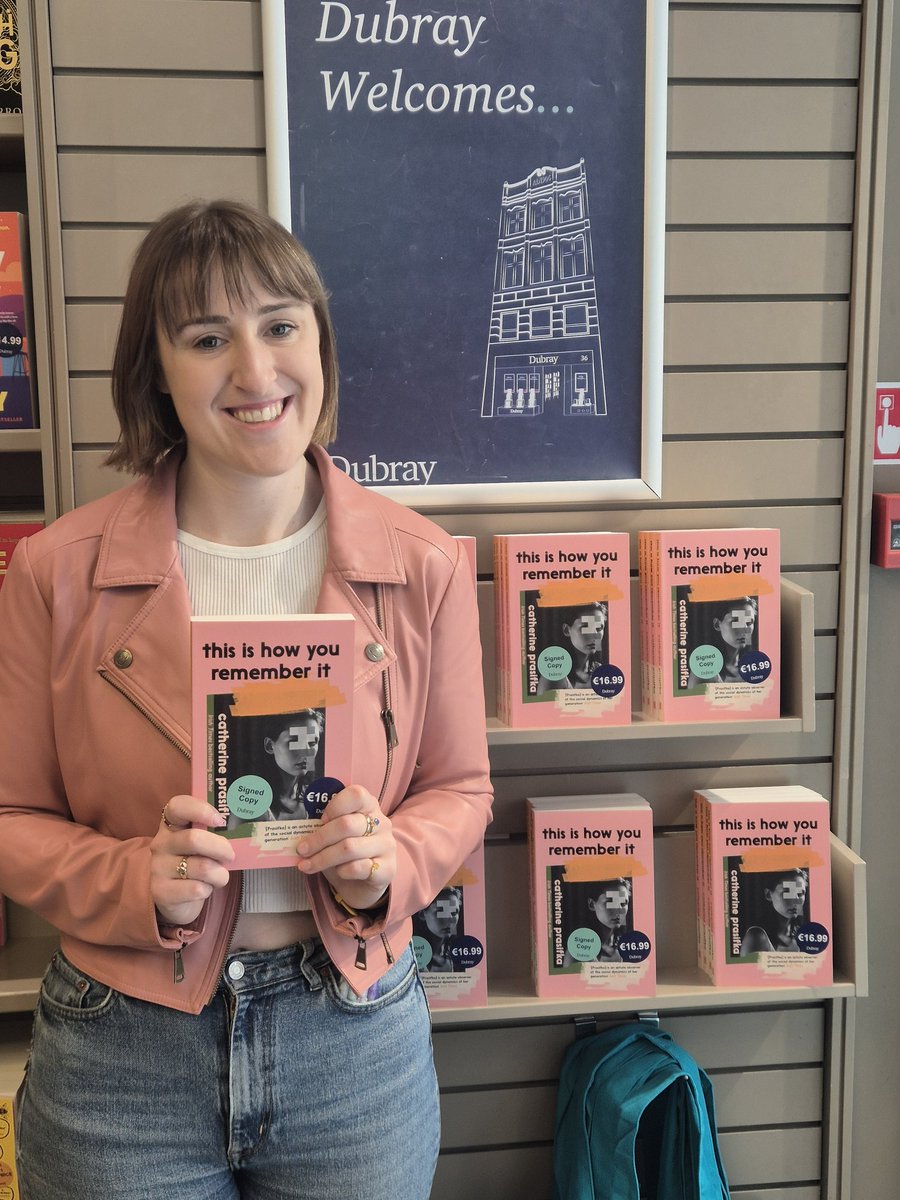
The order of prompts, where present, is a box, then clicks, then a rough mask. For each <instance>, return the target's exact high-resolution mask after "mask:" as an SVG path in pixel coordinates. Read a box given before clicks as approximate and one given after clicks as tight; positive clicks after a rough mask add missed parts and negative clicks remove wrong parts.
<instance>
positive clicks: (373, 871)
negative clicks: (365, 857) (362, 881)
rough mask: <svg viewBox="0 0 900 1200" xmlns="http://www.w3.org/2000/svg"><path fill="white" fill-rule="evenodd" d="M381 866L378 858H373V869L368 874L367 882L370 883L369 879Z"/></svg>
mask: <svg viewBox="0 0 900 1200" xmlns="http://www.w3.org/2000/svg"><path fill="white" fill-rule="evenodd" d="M380 866H381V863H380V862H379V861H378V859H377V858H373V859H372V869H371V870H370V871H369V874H368V875H367V876H366V883H368V882H369V880H371V878H372V877H373V875H375V873H376V871H377V870H378V868H379V867H380Z"/></svg>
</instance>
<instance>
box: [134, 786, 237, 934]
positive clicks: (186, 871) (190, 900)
mask: <svg viewBox="0 0 900 1200" xmlns="http://www.w3.org/2000/svg"><path fill="white" fill-rule="evenodd" d="M163 813H164V815H165V820H164V819H163V817H162V816H160V820H159V829H158V831H157V834H156V837H155V838H154V839H153V841H152V842H151V843H150V894H151V895H152V897H153V903H154V904H155V905H156V911H157V913H158V914H159V920H160V923H161V924H164V925H179V926H180V925H190V924H191V922H192V921H195V920H196V919H197V917H199V915H200V913H201V911H202V909H203V905H204V904H205V903H206V901H207V899H208V898H209V896H211V895H212V892H213V890H214V889H215V888H222V887H225V885H226V884H227V883H228V880H229V879H230V878H231V874H230V872H229V870H228V866H229V864H230V863H231V862H232V861H233V859H234V850H233V849H232V847H231V842H229V841H228V839H227V838H223V837H221V836H220V835H219V834H217V833H212V832H211V828H216V829H221V828H224V825H225V820H224V818H223V817H220V816H219V814H218V812H217V811H216V810H215V809H214V808H213V807H212V805H211V804H207V802H206V801H205V800H198V799H197V797H196V796H173V797H172V799H171V800H170V801H169V803H168V804H167V805H166V806H165V808H164V809H163ZM182 864H186V865H182Z"/></svg>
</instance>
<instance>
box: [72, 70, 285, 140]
mask: <svg viewBox="0 0 900 1200" xmlns="http://www.w3.org/2000/svg"><path fill="white" fill-rule="evenodd" d="M56 121H57V138H58V143H59V145H60V147H64V146H86V147H87V146H95V147H97V146H108V147H112V146H122V147H131V148H134V147H137V146H148V147H169V148H175V147H183V148H186V149H196V148H198V147H204V146H205V147H208V148H209V149H211V150H213V149H219V150H225V149H235V150H261V149H262V148H263V147H264V146H265V135H264V126H263V103H262V80H259V79H240V78H228V77H227V76H226V77H224V78H214V77H212V76H198V77H196V78H181V77H178V76H175V77H171V78H164V77H160V78H154V77H152V76H143V75H131V76H116V75H61V76H59V77H58V78H57V80H56Z"/></svg>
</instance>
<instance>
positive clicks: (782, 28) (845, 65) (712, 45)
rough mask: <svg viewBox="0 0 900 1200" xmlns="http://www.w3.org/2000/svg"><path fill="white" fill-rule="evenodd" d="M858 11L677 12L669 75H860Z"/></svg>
mask: <svg viewBox="0 0 900 1200" xmlns="http://www.w3.org/2000/svg"><path fill="white" fill-rule="evenodd" d="M859 27H860V18H859V14H858V13H856V12H840V13H837V12H836V13H821V12H800V13H797V12H774V11H769V12H754V11H752V10H750V11H748V10H742V9H741V8H740V7H736V8H734V9H732V10H731V11H725V12H704V11H702V10H701V11H694V12H691V11H678V10H676V11H673V13H672V16H671V20H670V22H669V75H670V77H675V78H682V79H692V78H702V79H855V78H856V73H857V71H858V69H859Z"/></svg>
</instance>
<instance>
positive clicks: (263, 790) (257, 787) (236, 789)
mask: <svg viewBox="0 0 900 1200" xmlns="http://www.w3.org/2000/svg"><path fill="white" fill-rule="evenodd" d="M226 797H227V800H228V809H229V812H232V813H234V815H235V816H236V817H240V818H241V820H242V821H253V820H255V819H256V818H257V817H261V816H262V814H263V813H264V812H266V811H267V809H269V808H271V807H272V785H271V784H270V783H268V781H267V780H265V779H263V778H262V776H260V775H241V776H240V777H239V778H238V779H235V781H234V783H232V784H231V786H230V787H229V789H228V792H227V793H226Z"/></svg>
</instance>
